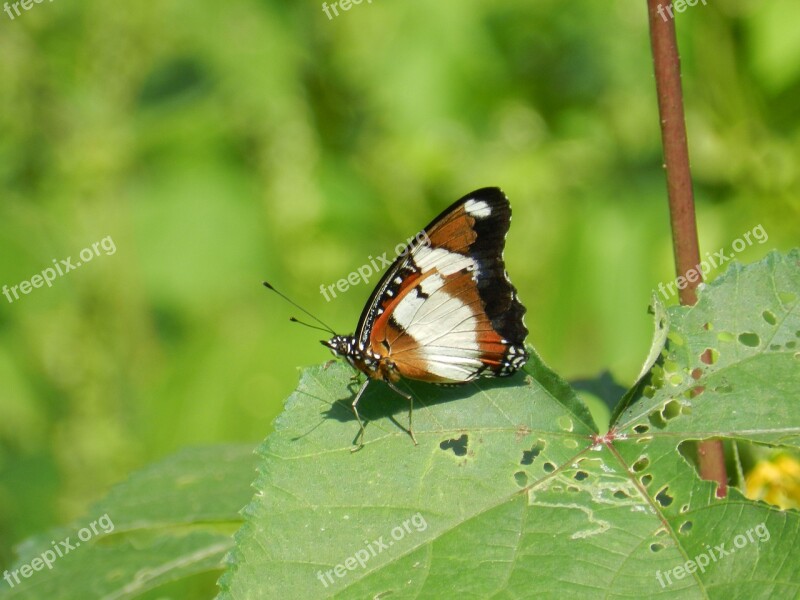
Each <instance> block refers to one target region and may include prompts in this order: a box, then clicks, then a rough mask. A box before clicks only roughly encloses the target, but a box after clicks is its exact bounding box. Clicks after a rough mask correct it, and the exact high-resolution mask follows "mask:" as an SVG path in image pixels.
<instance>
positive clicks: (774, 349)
mask: <svg viewBox="0 0 800 600" xmlns="http://www.w3.org/2000/svg"><path fill="white" fill-rule="evenodd" d="M769 349H770V350H772V351H773V352H774V351H776V350H780V349H781V345H780V344H770V345H769Z"/></svg>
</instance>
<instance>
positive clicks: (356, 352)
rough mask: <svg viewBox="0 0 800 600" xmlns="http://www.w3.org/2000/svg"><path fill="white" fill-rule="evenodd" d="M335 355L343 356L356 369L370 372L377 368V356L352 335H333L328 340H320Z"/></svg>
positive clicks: (378, 358)
mask: <svg viewBox="0 0 800 600" xmlns="http://www.w3.org/2000/svg"><path fill="white" fill-rule="evenodd" d="M321 343H322V345H323V346H325V347H326V348H329V349H330V351H331V352H333V355H334V356H336V357H340V358H344V359H345V360H346V361H347V362H348V363H350V364H351V365H352V366H353V367H355V368H356V369H358V370H360V371H363V372H364V373H367V374H371V373H373V372H374V371H376V369H377V368H378V363H379V360H380V357H379V356H376V355H374V354H373V353H372V352H369V351H367V349H366V348H364V347H363V346H362V345H361V344H359V343H358V341H357V340H356V337H355V336H353V335H335V336H333V337H332V338H331V339H329V340H321Z"/></svg>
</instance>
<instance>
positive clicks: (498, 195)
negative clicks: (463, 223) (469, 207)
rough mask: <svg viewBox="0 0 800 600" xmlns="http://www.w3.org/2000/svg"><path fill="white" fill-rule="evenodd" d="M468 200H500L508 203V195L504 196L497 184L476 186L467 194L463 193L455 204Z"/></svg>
mask: <svg viewBox="0 0 800 600" xmlns="http://www.w3.org/2000/svg"><path fill="white" fill-rule="evenodd" d="M468 200H485V201H488V202H493V203H497V202H502V203H508V196H506V194H505V192H504V191H503V190H502V189H500V188H499V187H497V186H489V187H482V188H478V189H477V190H473V191H471V192H470V193H469V194H465V195H464V196H463V197H462V198H461V199H460V200H459V201H458V202H457V204H460V203H462V202H467V201H468Z"/></svg>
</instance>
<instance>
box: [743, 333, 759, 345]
mask: <svg viewBox="0 0 800 600" xmlns="http://www.w3.org/2000/svg"><path fill="white" fill-rule="evenodd" d="M739 343H740V344H742V345H744V346H748V347H749V348H755V347H756V346H758V345H759V344H760V343H761V338H759V337H758V335H757V334H755V333H752V332H749V331H748V332H745V333H740V334H739Z"/></svg>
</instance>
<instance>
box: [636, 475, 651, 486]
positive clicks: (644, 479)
mask: <svg viewBox="0 0 800 600" xmlns="http://www.w3.org/2000/svg"><path fill="white" fill-rule="evenodd" d="M639 481H641V482H642V485H643V486H644V487H647V486H648V485H650V482H651V481H653V476H652V475H650V474H649V473H647V474H645V475H642V478H641V479H640V480H639Z"/></svg>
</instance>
